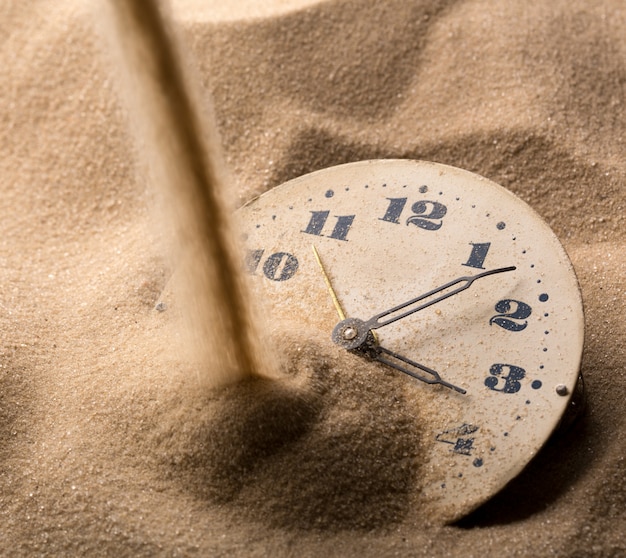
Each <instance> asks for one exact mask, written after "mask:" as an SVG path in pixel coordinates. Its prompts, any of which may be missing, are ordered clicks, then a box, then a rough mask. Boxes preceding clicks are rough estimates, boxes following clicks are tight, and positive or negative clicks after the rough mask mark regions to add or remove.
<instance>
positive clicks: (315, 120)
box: [0, 0, 626, 557]
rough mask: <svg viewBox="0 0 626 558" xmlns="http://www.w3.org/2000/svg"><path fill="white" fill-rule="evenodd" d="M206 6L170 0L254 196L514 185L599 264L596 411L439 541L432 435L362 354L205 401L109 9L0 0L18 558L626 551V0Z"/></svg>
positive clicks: (591, 274)
mask: <svg viewBox="0 0 626 558" xmlns="http://www.w3.org/2000/svg"><path fill="white" fill-rule="evenodd" d="M212 4H213V3H212V2H209V3H202V2H200V0H197V2H194V1H192V0H184V1H183V0H177V1H175V2H172V5H173V14H174V19H175V20H176V21H177V22H178V24H179V26H180V27H179V30H180V33H181V37H182V39H183V44H184V45H185V47H186V48H187V49H188V51H189V53H190V59H192V60H193V61H194V64H195V65H196V70H197V76H198V79H199V81H200V83H201V84H202V86H203V87H204V88H205V90H206V93H207V94H208V95H210V96H212V98H213V104H214V111H215V114H216V120H217V124H218V130H219V133H220V135H221V138H222V144H223V149H224V155H225V159H226V162H227V165H228V169H229V171H230V177H229V183H230V185H231V189H232V190H231V192H230V193H231V197H232V199H233V200H236V201H235V202H234V204H233V205H239V204H241V203H244V202H245V201H247V200H249V199H251V198H252V197H253V196H255V195H257V194H259V193H261V192H264V191H266V190H268V189H269V188H272V187H273V186H276V185H278V184H280V183H281V182H284V181H285V180H288V179H290V178H293V177H295V176H298V175H300V174H303V173H305V172H309V171H313V170H316V169H319V168H323V167H327V166H331V165H334V164H339V163H344V162H348V161H356V160H361V159H368V158H374V157H389V158H392V157H393V158H396V157H406V158H419V159H426V160H433V161H437V162H441V163H445V164H450V165H454V166H458V167H461V168H465V169H468V170H471V171H474V172H477V173H479V174H481V175H483V176H486V177H488V178H490V179H492V180H494V181H496V182H498V183H500V184H502V185H503V186H505V187H507V188H509V189H510V190H512V191H513V192H514V193H516V194H517V195H519V196H520V197H521V198H522V199H524V200H525V201H527V202H528V203H529V204H530V205H531V206H532V207H533V208H534V209H535V210H537V211H538V212H539V213H540V214H541V215H542V216H543V217H544V218H545V219H546V221H547V222H548V223H549V224H550V226H551V227H552V228H553V229H554V231H555V232H556V234H557V235H558V236H559V238H560V239H561V241H562V242H563V244H564V245H565V248H566V249H567V251H568V253H569V255H570V257H571V259H572V261H573V263H574V267H575V270H576V273H577V274H578V277H579V280H580V284H581V289H582V293H583V299H584V303H585V312H586V343H585V352H584V357H583V365H582V372H583V374H584V377H585V385H586V398H587V401H586V410H585V412H584V414H583V415H582V416H580V417H579V418H578V420H576V421H575V422H574V423H573V424H570V425H568V427H566V428H563V429H561V430H560V431H558V432H557V433H556V434H555V435H554V436H553V438H552V439H551V440H550V441H549V442H548V444H547V445H546V447H545V448H544V450H543V451H542V452H541V453H540V454H539V455H538V456H537V458H536V459H535V460H534V461H533V462H532V463H531V464H530V465H529V467H528V468H527V469H526V470H525V471H524V472H523V473H522V474H521V475H520V477H518V478H517V479H516V480H514V481H513V482H512V483H511V484H510V485H509V486H508V487H507V488H506V489H505V490H504V491H503V492H502V493H500V494H499V495H498V496H496V497H495V498H494V499H493V500H491V501H490V502H488V503H487V504H485V505H484V506H482V507H481V508H479V509H478V510H477V511H476V512H474V513H473V514H472V515H471V516H469V517H468V518H466V519H465V520H463V521H462V522H461V523H459V524H457V525H451V526H436V525H435V526H431V527H430V528H428V529H424V528H417V525H418V523H419V522H418V521H417V520H416V517H417V516H418V515H419V510H415V509H414V508H412V506H411V487H412V486H413V483H414V475H418V474H419V469H418V468H414V467H413V465H415V464H418V463H419V444H420V436H419V430H415V429H413V428H411V427H412V423H411V417H410V416H409V415H407V413H406V412H405V411H404V410H403V408H402V405H399V406H398V407H397V408H396V407H391V408H390V406H389V404H388V403H385V402H384V401H382V400H381V393H380V391H379V390H380V387H379V384H377V383H376V382H375V381H373V380H371V379H370V378H371V375H369V374H359V373H358V372H357V371H355V372H354V374H353V375H352V376H345V375H341V374H339V373H337V374H335V373H329V372H335V371H337V372H340V371H342V370H344V369H346V368H347V367H348V368H350V366H346V362H345V359H346V358H347V357H346V356H345V355H341V354H338V353H337V351H335V350H334V349H333V348H332V347H327V346H325V345H323V344H322V345H311V344H309V343H305V342H302V340H301V339H291V340H289V341H288V342H287V343H286V345H287V346H286V349H285V352H286V360H287V361H289V362H291V363H292V364H293V363H294V362H295V363H296V364H297V366H289V367H287V368H286V369H285V371H284V374H285V376H286V379H285V380H284V381H283V382H281V383H280V384H272V383H266V382H267V381H262V380H256V381H251V382H250V383H247V384H244V385H240V386H238V387H237V388H232V390H234V391H232V390H231V391H226V392H219V393H216V392H214V391H210V390H207V389H206V388H204V387H203V386H201V385H200V383H199V381H198V375H197V370H195V369H194V366H193V364H191V363H189V362H187V361H186V360H185V359H184V358H183V357H181V353H180V352H179V351H178V349H177V347H178V345H179V343H178V341H179V337H180V335H181V333H180V328H179V325H180V323H179V320H178V319H177V317H176V315H175V314H176V311H175V308H173V307H169V308H168V309H167V310H166V311H164V312H159V311H157V310H156V309H155V305H156V304H157V302H159V301H160V300H161V299H162V298H163V296H164V295H163V294H162V293H163V291H164V289H165V288H166V285H167V284H168V281H169V280H170V278H171V276H172V273H173V272H174V269H173V266H172V264H171V262H170V260H169V258H168V256H167V249H166V247H167V245H168V242H169V241H168V238H167V235H168V234H169V233H168V229H167V228H166V227H164V226H160V223H158V222H157V223H155V217H154V216H155V212H154V211H153V206H154V205H155V199H154V198H155V194H154V189H153V188H152V185H151V184H150V180H149V179H148V178H147V177H146V175H145V173H144V172H143V169H142V165H141V164H140V161H141V157H140V154H139V152H140V150H141V146H137V145H136V144H135V143H134V138H133V134H132V133H131V131H130V129H129V122H130V119H129V118H128V115H127V114H126V109H125V105H124V104H123V102H122V100H121V98H120V96H119V91H118V87H117V81H118V77H119V76H117V75H116V73H115V71H113V70H112V68H111V66H110V62H109V57H108V56H107V53H106V52H103V50H104V48H103V43H102V41H101V40H100V38H99V36H98V33H97V31H96V27H97V26H96V25H95V23H94V17H95V16H94V12H95V10H94V9H93V6H92V3H90V2H83V1H80V0H60V1H57V2H45V1H43V0H39V1H38V0H31V1H28V2H5V3H3V4H2V6H1V7H0V26H1V27H2V35H1V36H2V37H3V39H2V43H1V47H0V48H1V50H0V61H1V62H2V68H3V76H4V79H3V80H2V82H0V98H1V99H2V103H0V115H1V119H2V123H3V125H2V129H1V132H0V134H1V135H0V154H1V156H0V165H1V172H0V177H1V179H0V189H1V192H2V195H1V196H0V264H1V265H0V365H1V368H0V514H1V523H0V525H1V527H0V549H1V550H2V553H3V554H4V555H11V556H32V555H51V556H58V555H103V556H109V555H120V556H155V555H163V556H190V555H212V556H213V555H216V556H219V555H227V554H228V555H233V554H234V555H242V556H256V555H269V554H275V555H292V554H293V555H296V554H297V555H303V556H314V555H315V556H316V555H320V554H323V553H325V554H328V555H331V556H350V555H363V556H389V555H414V556H581V557H582V556H620V555H623V554H624V553H625V552H626V518H625V512H624V508H625V506H626V487H625V486H624V484H625V458H624V448H625V447H626V439H625V438H626V437H625V435H624V429H625V428H626V404H625V403H624V397H623V392H624V389H625V388H626V377H625V375H624V368H623V362H624V356H625V355H624V353H625V344H626V326H625V325H624V321H623V320H622V319H621V313H622V312H623V311H624V310H625V308H624V289H623V286H622V285H623V275H624V272H625V271H626V257H625V256H624V243H625V242H626V228H625V227H624V217H623V213H624V208H625V207H626V188H625V186H624V183H625V182H624V179H625V175H626V165H625V163H624V160H623V159H624V158H623V153H624V149H625V147H626V146H625V143H626V118H625V116H626V115H625V112H626V109H625V98H626V97H625V87H626V86H625V83H626V38H625V37H626V36H625V35H624V33H623V30H624V28H626V8H625V7H624V5H623V3H622V2H621V1H619V0H605V1H596V2H593V1H589V0H587V1H582V0H574V1H571V0H570V1H568V2H565V1H560V0H557V1H551V2H547V1H542V2H539V1H532V2H524V3H513V2H507V1H505V0H500V1H497V0H492V1H491V2H485V1H480V0H467V1H464V2H452V1H444V0H441V1H437V0H423V1H416V2H410V3H409V2H400V1H394V0H392V1H388V2H385V3H381V2H376V1H374V0H358V1H357V0H346V1H340V0H328V1H326V2H319V3H314V2H309V1H307V2H280V1H279V0H276V1H275V2H268V3H267V5H266V7H264V8H263V9H259V10H256V11H255V10H251V9H249V7H248V8H247V7H246V4H247V5H249V4H250V3H249V2H242V3H241V6H240V7H239V8H237V9H235V8H233V10H232V11H230V12H226V11H225V10H224V8H223V6H222V7H221V8H219V9H216V10H215V12H212V11H211V9H210V8H211V5H212ZM215 4H217V3H215ZM233 209H234V207H233ZM166 291H167V289H166ZM329 378H332V380H330V379H329ZM393 378H395V377H393ZM393 378H392V379H389V381H391V382H392V390H393V397H394V398H395V399H397V400H399V401H401V399H402V388H401V381H400V380H399V379H397V378H395V380H397V383H396V381H395V380H394V379H393ZM283 417H284V420H283ZM287 417H288V418H287ZM251 425H252V426H254V428H252V426H251ZM257 425H263V426H261V427H259V428H257V427H256V426H257ZM390 426H391V427H393V431H394V433H395V436H394V437H393V438H391V441H390V436H389V435H388V433H389V427H390ZM251 428H252V430H253V432H252V433H251ZM346 446H348V447H350V448H351V449H352V450H353V451H360V452H361V453H359V454H357V456H358V458H359V459H358V460H357V461H358V462H359V463H361V465H362V467H361V468H354V466H353V464H354V461H353V460H351V459H349V458H348V457H346V455H347V454H345V453H342V452H341V451H340V450H339V449H338V448H344V447H346ZM329 479H333V482H331V483H329Z"/></svg>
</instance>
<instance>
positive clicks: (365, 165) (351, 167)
mask: <svg viewBox="0 0 626 558" xmlns="http://www.w3.org/2000/svg"><path fill="white" fill-rule="evenodd" d="M399 168H402V169H404V170H403V172H406V173H408V174H409V175H411V174H412V173H413V174H415V175H420V177H421V176H423V175H424V173H426V175H428V177H431V178H432V177H433V176H435V175H439V176H443V177H445V178H446V179H447V180H452V179H453V180H459V181H461V182H463V181H469V183H471V184H472V186H471V188H469V190H467V191H469V192H470V195H475V196H476V195H477V194H476V193H475V192H476V191H480V192H481V193H480V195H478V198H480V199H483V200H484V199H486V198H488V197H491V198H494V197H495V198H498V199H499V200H505V201H506V205H507V206H509V208H514V209H518V210H520V211H521V214H522V215H523V219H522V221H523V222H527V223H528V222H531V223H532V224H533V226H536V227H539V228H540V236H541V237H543V238H544V239H545V242H546V243H547V244H549V245H550V246H551V247H552V249H554V250H556V253H558V255H559V263H558V267H559V268H560V270H561V273H562V274H563V275H564V276H567V277H568V281H569V282H570V283H571V285H569V287H568V288H569V296H570V301H569V302H570V305H571V307H572V308H573V310H572V316H573V320H574V322H575V323H574V325H573V327H572V328H571V329H572V338H571V339H570V350H569V353H570V354H569V355H568V357H567V358H569V359H570V363H575V364H570V366H569V370H568V373H567V378H566V379H565V380H564V382H563V383H564V384H565V385H566V387H567V389H568V392H569V393H568V395H567V396H561V397H560V398H559V399H558V404H557V405H556V407H559V408H560V412H558V417H555V416H552V417H551V418H550V420H551V423H550V427H549V428H547V429H544V430H545V432H544V434H542V436H541V438H542V439H541V441H540V443H534V444H533V447H532V448H530V450H529V452H528V456H527V458H526V459H524V460H521V461H520V460H519V459H518V460H517V461H515V462H514V463H511V464H509V465H510V466H509V470H508V471H507V473H506V474H505V475H500V476H498V477H497V479H496V480H494V479H491V481H492V482H491V487H490V489H489V491H488V492H489V493H488V494H486V493H485V494H482V495H478V496H474V498H473V499H472V498H471V497H470V498H465V500H464V502H463V503H462V504H460V505H452V504H450V505H446V506H444V507H445V510H443V511H442V513H441V517H442V518H443V519H444V521H446V522H450V521H453V520H456V519H459V518H460V517H462V516H464V515H466V514H467V513H469V512H470V511H472V509H474V508H476V507H477V506H478V505H480V504H481V503H483V502H484V501H486V500H487V499H489V498H490V497H491V496H492V495H494V494H495V493H496V492H498V491H499V490H500V489H502V488H503V487H504V486H505V485H506V484H507V483H508V482H509V481H510V480H512V478H514V477H515V476H517V474H519V473H520V472H521V470H522V469H523V468H524V467H526V465H527V464H528V463H529V462H530V460H531V459H532V457H533V456H534V455H535V454H536V453H537V452H538V451H539V450H540V449H541V447H542V446H543V444H544V443H545V442H546V441H547V439H548V438H549V436H550V434H551V433H552V432H553V431H554V429H555V428H556V427H557V426H558V423H559V421H560V419H561V418H562V415H563V413H564V412H565V410H566V408H567V405H568V404H569V400H570V398H571V395H572V393H573V392H574V391H575V385H576V382H577V379H578V376H579V371H580V364H581V360H582V351H583V344H584V314H583V306H582V295H581V292H580V287H579V284H578V280H577V278H576V274H575V271H574V268H573V265H572V263H571V261H570V259H569V257H568V255H567V252H566V251H565V248H564V247H563V245H562V244H561V243H560V241H559V240H558V238H557V236H556V235H555V234H554V232H553V231H552V230H551V229H550V227H549V226H548V225H547V223H546V222H545V221H544V220H543V218H542V217H541V216H540V215H539V214H538V213H537V212H536V211H535V210H534V209H533V208H531V207H530V206H529V205H528V204H526V202H524V201H523V200H521V199H520V198H519V197H517V196H516V195H514V194H513V193H512V192H510V191H509V190H507V189H505V188H503V187H502V186H500V185H498V184H497V183H495V182H493V181H491V180H488V179H486V178H483V177H481V176H479V175H477V174H474V173H471V172H469V171H465V170H462V169H458V168H456V167H452V166H448V165H442V164H440V163H432V162H427V161H419V160H406V159H374V160H366V161H359V162H355V163H346V164H343V165H338V166H334V167H329V168H326V169H321V170H318V171H315V172H312V173H309V174H306V175H303V176H300V177H297V178H295V179H293V180H290V181H287V182H285V183H283V184H281V185H280V186H277V187H275V188H273V189H272V190H269V191H268V192H266V193H264V194H262V195H261V196H258V197H256V198H254V199H253V200H251V201H249V202H248V203H247V204H246V205H244V206H243V207H242V208H240V209H239V210H238V211H237V212H236V215H237V216H238V217H239V219H240V220H241V221H243V223H242V225H243V228H246V227H248V234H250V233H251V232H252V233H253V232H254V231H253V229H251V228H249V227H250V226H251V223H250V222H247V225H246V221H249V219H250V217H251V216H252V214H253V213H254V211H255V208H259V207H260V206H262V205H264V204H266V205H267V206H268V207H272V208H274V210H275V212H276V213H278V212H279V211H280V207H281V202H283V203H284V202H285V200H287V199H288V198H290V196H291V197H292V198H293V199H297V198H298V196H299V195H301V194H302V192H303V191H304V189H306V188H309V186H308V185H310V184H323V183H324V181H325V180H326V179H327V178H328V177H332V178H333V179H334V180H335V181H336V183H337V184H338V183H342V181H345V180H348V178H346V177H348V176H349V175H354V174H357V175H359V179H358V180H357V179H354V178H352V179H350V180H356V182H359V183H360V182H362V181H363V180H364V179H366V177H368V176H369V177H371V178H372V179H373V180H376V179H380V177H381V176H391V175H393V174H394V173H395V172H397V170H398V169H399ZM426 171H428V172H426ZM420 173H421V174H420ZM394 176H395V175H394ZM368 180H369V179H368ZM429 180H430V178H429ZM417 182H420V181H419V180H417ZM417 182H416V183H415V184H414V185H412V186H414V187H417V185H416V184H417ZM422 182H427V180H422ZM346 183H347V182H346ZM342 184H343V183H342ZM350 185H352V183H350ZM311 188H313V189H316V188H317V189H319V191H318V192H316V193H317V194H318V195H319V196H320V200H319V201H320V202H321V201H322V200H323V199H324V198H322V197H321V196H322V195H323V193H322V191H323V190H324V188H326V186H319V188H318V187H317V186H315V187H311ZM366 188H367V186H366ZM413 190H414V188H413ZM307 191H308V190H307ZM346 191H347V189H346ZM396 191H397V190H396ZM463 191H464V192H465V191H466V190H463ZM370 192H371V190H370ZM433 192H434V191H433ZM489 192H490V193H491V195H490V196H487V193H489ZM292 193H295V195H292ZM365 195H369V193H368V194H363V196H365ZM326 199H329V198H326ZM379 199H380V198H379ZM387 199H389V198H387ZM457 199H458V198H457ZM299 201H301V200H299ZM266 202H267V203H266ZM316 202H317V200H316ZM431 208H432V206H431ZM282 209H283V210H284V209H285V208H284V206H283V207H282ZM274 210H273V211H274ZM309 213H311V209H309ZM356 213H358V209H357V210H356ZM509 214H511V211H509ZM378 220H380V221H383V219H381V218H380V216H379V217H378ZM439 222H441V221H439ZM305 225H306V222H302V220H300V222H299V223H293V227H292V228H291V231H290V232H291V233H294V235H295V233H304V232H305V229H304V226H305ZM240 230H242V228H241V227H240ZM397 230H400V229H397ZM405 232H406V231H405ZM281 234H282V235H283V237H284V236H285V234H286V232H285V231H283V232H282V233H281ZM300 236H302V235H300ZM319 236H320V237H321V234H320V235H319ZM325 236H326V237H327V236H328V234H327V233H326V235H325ZM249 240H250V238H249V237H248V241H249ZM313 240H314V241H315V242H319V241H322V242H326V244H327V245H328V241H327V239H326V238H325V239H323V240H322V239H321V238H318V239H316V238H313ZM340 240H341V239H335V240H333V242H335V243H336V244H335V245H336V246H339V244H337V242H339V241H340ZM347 245H348V244H347V243H345V242H344V243H343V246H344V247H345V246H347ZM327 255H328V253H326V256H327ZM324 256H325V254H324V251H323V250H322V258H323V259H324ZM330 271H331V272H333V273H335V274H336V273H337V269H336V268H334V266H331V270H330ZM468 271H469V272H470V273H466V275H471V274H472V273H471V270H468ZM316 273H319V271H316ZM453 278H455V277H452V276H448V275H445V274H444V275H443V276H441V275H440V277H439V283H431V284H430V285H431V286H435V285H437V284H442V283H444V282H446V281H448V280H450V279H453ZM257 283H258V281H257ZM278 283H279V282H276V284H278ZM313 283H317V286H320V285H321V284H322V279H321V275H320V276H318V277H317V279H314V280H312V285H313ZM267 284H268V283H267V282H266V285H267ZM283 285H284V283H283ZM572 285H573V287H574V288H573V289H572V288H571V287H572ZM313 288H315V287H313ZM472 289H474V287H472ZM485 289H487V287H486V286H482V285H481V289H479V290H482V292H484V291H485ZM338 290H340V291H341V289H338ZM339 295H340V298H342V296H344V297H345V291H341V292H340V293H339ZM324 296H325V297H326V301H325V302H322V301H323V298H322V299H319V300H320V302H321V303H322V304H327V305H330V298H329V296H328V294H327V293H326V292H325V293H324ZM394 296H395V300H396V301H398V302H401V301H403V300H404V298H403V297H402V294H397V295H394ZM398 297H399V299H398ZM453 298H454V297H453ZM318 304H319V303H318ZM381 306H382V307H381ZM386 307H387V306H385V302H383V301H375V303H374V305H373V308H377V309H378V310H383V309H385V308H386ZM359 312H362V313H361V314H359V315H358V316H356V317H359V318H361V319H366V318H368V317H369V314H368V310H360V309H359ZM363 313H364V314H363ZM337 321H339V320H338V319H336V318H335V321H334V322H329V326H328V330H327V331H326V332H323V333H322V337H323V336H324V333H327V334H328V335H326V337H329V335H330V330H332V327H333V326H334V325H335V323H336V322H337ZM546 333H547V331H546ZM404 350H406V349H404ZM407 356H409V357H413V356H414V355H412V354H409V355H407ZM421 387H422V386H420V388H421ZM423 387H424V390H427V389H432V387H431V386H423ZM424 390H423V391H424ZM433 397H440V395H439V394H437V395H433ZM444 397H447V398H449V397H450V394H444ZM502 403H503V404H504V402H502ZM553 415H554V413H553ZM518 418H519V417H518ZM440 441H441V440H440ZM433 490H434V489H433ZM435 499H436V498H435Z"/></svg>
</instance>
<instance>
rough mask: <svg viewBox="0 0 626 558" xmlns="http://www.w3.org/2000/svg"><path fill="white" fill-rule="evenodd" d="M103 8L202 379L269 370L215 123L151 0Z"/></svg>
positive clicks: (225, 379)
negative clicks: (170, 230) (168, 227)
mask: <svg viewBox="0 0 626 558" xmlns="http://www.w3.org/2000/svg"><path fill="white" fill-rule="evenodd" d="M103 15H104V18H103V19H104V21H105V26H103V27H104V28H105V29H104V34H105V36H106V37H107V38H108V40H109V43H110V45H111V47H112V50H113V51H114V52H115V53H117V58H116V61H117V66H118V68H119V69H120V70H122V74H123V75H124V78H125V79H124V83H123V85H122V90H123V93H122V96H123V97H125V99H126V102H127V105H128V108H129V112H130V114H132V119H133V124H134V128H135V130H136V132H137V134H138V135H137V143H138V145H140V147H141V150H142V151H143V157H144V161H145V166H146V168H149V170H150V173H151V178H152V182H153V183H154V184H155V185H156V186H157V188H158V191H159V193H160V195H161V198H162V200H163V203H164V205H165V206H166V207H167V213H168V214H169V215H168V217H169V218H170V221H171V223H172V224H173V226H174V229H175V231H176V234H175V236H176V241H175V243H174V251H175V253H176V254H177V255H178V262H176V263H177V265H178V267H179V269H178V271H177V275H178V276H179V277H180V278H182V280H181V281H180V283H182V285H183V292H184V297H185V302H186V304H185V307H184V311H185V314H186V315H187V318H188V322H189V325H190V328H191V330H192V332H193V333H192V339H193V345H194V348H193V351H194V352H195V353H196V356H197V357H198V359H199V360H200V362H201V365H200V366H201V369H202V370H203V371H204V374H206V375H207V377H206V378H203V379H204V380H207V381H208V383H209V384H210V385H214V386H215V385H222V384H227V383H231V382H234V381H237V380H241V379H245V378H250V377H259V376H269V375H272V372H273V370H274V365H273V363H272V362H271V361H270V359H269V357H268V356H267V355H268V352H267V351H265V350H263V347H262V345H261V344H260V339H259V333H258V331H257V328H256V327H255V322H254V320H253V319H252V315H251V300H250V296H249V295H248V293H247V292H246V289H245V285H244V283H243V281H242V278H241V273H240V267H241V266H240V265H239V263H238V262H239V261H241V260H240V259H239V258H238V254H237V249H236V246H235V244H234V242H233V240H232V238H231V225H230V223H229V214H228V211H227V210H226V207H227V201H226V200H225V199H224V195H225V194H224V193H225V191H226V188H224V180H225V174H226V173H225V171H224V169H223V168H222V163H221V155H220V148H219V143H218V139H217V134H216V132H215V126H214V124H213V122H212V118H211V115H210V114H209V113H208V112H207V111H206V110H202V109H201V108H200V107H201V101H200V94H199V92H198V88H197V87H194V85H195V84H194V83H193V80H192V79H190V78H189V75H188V74H189V73H190V72H187V71H186V67H185V64H184V62H185V61H184V57H183V56H182V55H181V49H178V48H177V45H176V39H175V36H174V31H173V28H172V26H171V25H170V24H168V22H167V20H166V18H165V17H164V15H165V14H164V13H163V9H162V8H160V7H159V4H158V2H156V1H155V0H142V1H128V2H106V3H105V4H104V9H103Z"/></svg>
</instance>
